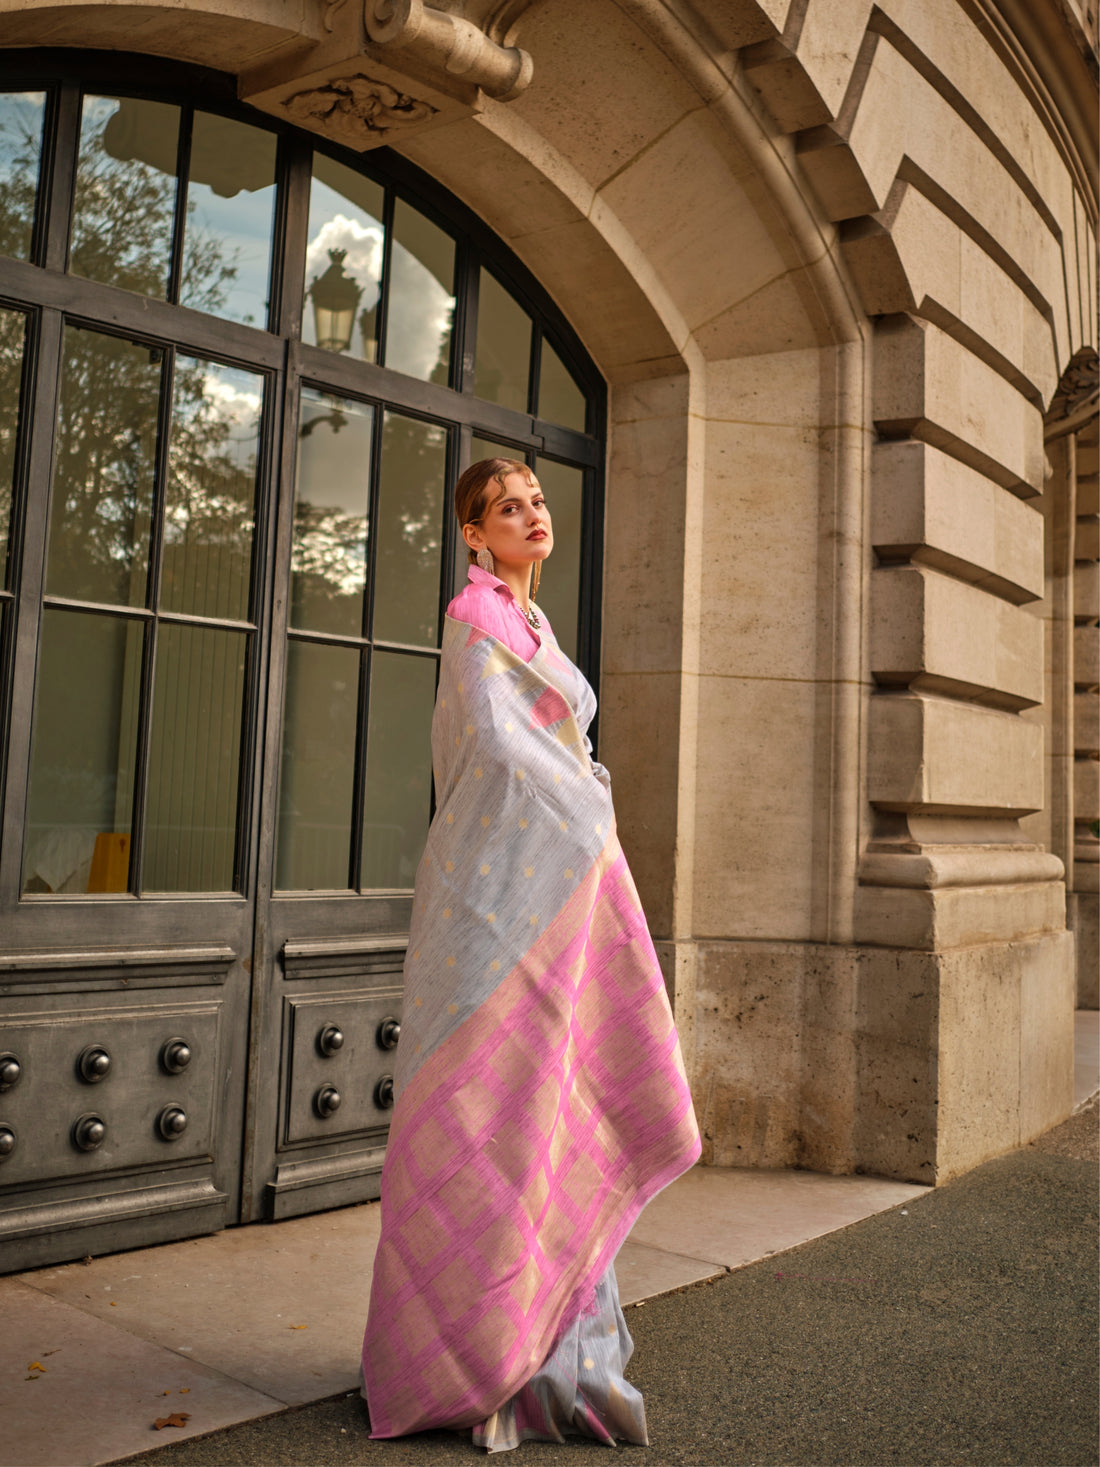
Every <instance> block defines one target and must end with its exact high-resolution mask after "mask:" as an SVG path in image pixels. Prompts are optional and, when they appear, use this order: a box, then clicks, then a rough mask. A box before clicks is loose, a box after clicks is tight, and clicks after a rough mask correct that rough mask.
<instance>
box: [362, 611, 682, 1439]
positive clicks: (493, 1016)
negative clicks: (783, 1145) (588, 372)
mask: <svg viewBox="0 0 1100 1467" xmlns="http://www.w3.org/2000/svg"><path fill="white" fill-rule="evenodd" d="M594 712H595V698H594V696H593V694H592V690H591V688H589V686H588V684H587V682H586V681H585V680H584V678H583V677H582V675H581V674H580V672H579V671H578V670H577V669H576V668H575V667H574V666H573V664H572V663H571V662H569V661H568V659H567V658H566V657H565V656H564V655H563V654H562V653H561V652H560V650H559V649H558V648H557V647H556V646H555V645H554V643H553V642H552V641H551V640H550V639H549V638H547V639H545V640H544V642H543V645H542V646H541V647H540V648H539V650H538V651H537V652H536V653H535V654H534V656H533V657H532V659H531V661H530V662H529V663H526V662H524V661H523V660H522V659H521V658H520V657H518V656H516V654H515V653H513V652H511V651H510V650H509V649H508V648H507V647H505V646H504V645H503V644H502V643H500V642H499V641H497V640H496V639H495V638H493V637H491V636H489V635H487V634H486V633H484V632H482V631H480V630H478V629H477V628H475V627H471V626H469V625H467V624H465V623H462V622H457V621H455V620H453V619H451V618H448V620H447V623H446V628H445V633H444V639H443V659H442V666H441V670H440V683H439V690H438V694H437V699H436V711H435V717H434V720H433V724H432V759H433V766H434V774H435V782H436V799H437V811H436V815H435V818H434V820H433V822H432V826H431V830H430V832H429V835H428V841H427V847H426V850H425V852H424V856H423V859H422V861H421V864H420V868H419V870H418V873H417V879H416V892H415V897H414V903H413V908H414V910H413V920H412V926H411V931H410V938H409V949H408V954H407V957H406V963H405V1004H404V1016H403V1019H402V1033H401V1042H400V1045H399V1046H398V1051H397V1066H396V1073H395V1089H396V1094H397V1100H396V1104H395V1108H394V1114H393V1122H392V1125H391V1128H390V1137H389V1143H388V1147H387V1152H386V1161H385V1167H384V1170H383V1174H382V1235H381V1239H380V1242H379V1247H378V1252H377V1255H376V1258H375V1264H374V1277H373V1283H372V1288H371V1303H370V1312H369V1316H368V1321H367V1330H366V1336H365V1340H364V1346H363V1382H364V1391H365V1394H366V1397H367V1401H368V1406H369V1409H370V1417H371V1430H372V1436H374V1437H392V1436H401V1435H404V1434H405V1433H408V1432H413V1431H422V1430H425V1429H427V1428H430V1427H436V1426H451V1427H464V1426H475V1427H477V1426H479V1424H484V1423H487V1422H488V1419H489V1418H491V1417H493V1415H494V1413H496V1412H498V1411H499V1410H500V1409H501V1408H502V1407H504V1406H505V1404H506V1403H507V1402H508V1401H509V1400H510V1399H511V1398H512V1397H513V1396H515V1395H516V1393H517V1392H518V1391H519V1390H520V1388H521V1387H523V1386H524V1385H525V1383H526V1382H528V1381H531V1380H532V1378H533V1377H537V1376H538V1372H539V1370H540V1367H541V1366H543V1365H544V1363H546V1362H547V1361H548V1357H550V1356H551V1354H552V1352H553V1351H554V1347H555V1346H556V1345H557V1344H558V1343H559V1341H561V1340H562V1339H563V1337H564V1336H565V1335H566V1333H567V1332H568V1331H569V1330H570V1329H571V1328H573V1327H574V1325H576V1323H577V1321H580V1322H581V1324H582V1326H583V1322H584V1320H585V1319H586V1318H589V1317H591V1316H592V1315H593V1314H595V1313H597V1312H598V1311H599V1308H600V1305H601V1300H600V1298H599V1297H598V1289H597V1286H598V1285H603V1283H604V1276H605V1275H606V1274H607V1272H608V1269H609V1267H610V1264H611V1261H612V1259H613V1258H614V1256H615V1254H616V1252H617V1251H618V1249H619V1246H620V1244H621V1243H622V1241H623V1239H624V1238H625V1237H626V1234H627V1233H628V1232H629V1230H630V1228H631V1226H632V1225H633V1223H634V1221H635V1219H636V1218H637V1216H638V1214H639V1212H640V1211H641V1209H642V1208H643V1207H644V1206H645V1204H646V1202H648V1201H649V1199H650V1198H651V1197H652V1196H653V1195H654V1194H655V1193H656V1192H658V1191H659V1190H660V1189H661V1188H662V1187H664V1186H666V1185H667V1184H668V1183H669V1182H671V1181H672V1180H673V1179H674V1178H675V1177H677V1176H678V1175H680V1173H681V1172H683V1171H686V1170H687V1168H688V1167H689V1166H691V1164H692V1163H693V1162H694V1161H695V1160H696V1159H697V1158H698V1155H699V1136H698V1130H697V1127H696V1124H695V1116H694V1113H693V1110H692V1106H691V1099H690V1095H689V1092H688V1087H687V1081H686V1078H685V1075H684V1069H683V1063H682V1060H681V1057H680V1049H679V1043H678V1040H677V1037H676V1031H675V1027H674V1025H673V1022H672V1015H671V1012H670V1009H669V1005H668V1000H667V997H666V994H665V989H664V983H663V981H662V978H661V974H660V970H659V967H658V964H657V959H656V954H655V952H654V950H653V944H652V942H651V940H650V937H649V933H648V930H647V928H646V924H645V918H644V916H643V914H642V910H641V906H640V904H639V901H638V895H637V892H636V890H635V888H634V883H633V881H632V879H631V876H630V872H629V870H628V869H627V865H626V861H625V859H624V857H623V853H622V850H621V848H620V846H619V843H618V840H617V838H616V835H615V822H614V812H613V809H612V804H611V796H610V792H609V790H608V788H607V787H606V782H605V780H606V777H605V776H604V775H603V772H602V771H601V770H600V769H599V766H594V765H593V763H592V761H591V759H590V757H589V752H588V750H589V745H588V742H587V739H586V737H585V731H586V730H587V727H588V725H589V723H590V722H591V719H592V717H593V714H594ZM611 1287H612V1289H613V1283H612V1286H611ZM615 1307H616V1310H617V1301H616V1305H615ZM618 1317H619V1319H621V1315H619V1316H618ZM582 1332H583V1331H582ZM623 1333H624V1335H625V1327H624V1330H623ZM625 1339H626V1344H627V1345H629V1336H625ZM627 1353H628V1351H627ZM582 1364H588V1365H591V1364H592V1361H591V1360H588V1361H582ZM596 1409H597V1411H598V1408H596ZM521 1425H522V1423H521ZM582 1429H583V1427H582ZM523 1434H536V1433H535V1432H534V1431H533V1430H532V1431H531V1432H530V1433H527V1432H524V1433H523Z"/></svg>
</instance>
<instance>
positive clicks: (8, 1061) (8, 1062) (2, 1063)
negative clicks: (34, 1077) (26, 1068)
mask: <svg viewBox="0 0 1100 1467" xmlns="http://www.w3.org/2000/svg"><path fill="white" fill-rule="evenodd" d="M22 1077H23V1066H22V1065H21V1064H20V1063H19V1060H18V1059H17V1058H16V1056H15V1055H14V1054H7V1053H5V1054H0V1091H4V1090H10V1089H11V1087H12V1086H13V1085H18V1084H19V1081H20V1080H21V1079H22Z"/></svg>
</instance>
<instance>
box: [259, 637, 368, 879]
mask: <svg viewBox="0 0 1100 1467" xmlns="http://www.w3.org/2000/svg"><path fill="white" fill-rule="evenodd" d="M359 660H360V653H359V652H358V650H357V649H355V648H354V647H326V646H322V645H320V644H319V643H317V642H299V641H291V642H289V643H288V644H287V667H286V703H285V708H284V712H283V755H282V771H281V779H280V787H279V834H278V841H277V845H276V867H275V885H276V887H278V888H279V889H280V890H282V891H346V890H347V888H348V876H349V871H350V861H351V816H352V797H353V786H354V780H355V730H356V724H357V721H358V707H359Z"/></svg>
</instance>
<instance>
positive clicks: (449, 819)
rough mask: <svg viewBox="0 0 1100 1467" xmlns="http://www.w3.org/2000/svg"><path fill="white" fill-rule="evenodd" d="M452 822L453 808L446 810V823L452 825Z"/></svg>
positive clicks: (453, 816) (453, 820)
mask: <svg viewBox="0 0 1100 1467" xmlns="http://www.w3.org/2000/svg"><path fill="white" fill-rule="evenodd" d="M454 823H455V812H454V811H453V810H448V811H447V824H448V825H453V824H454Z"/></svg>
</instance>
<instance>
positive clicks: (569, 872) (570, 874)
mask: <svg viewBox="0 0 1100 1467" xmlns="http://www.w3.org/2000/svg"><path fill="white" fill-rule="evenodd" d="M565 879H566V881H572V880H573V868H572V866H566V868H565Z"/></svg>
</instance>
